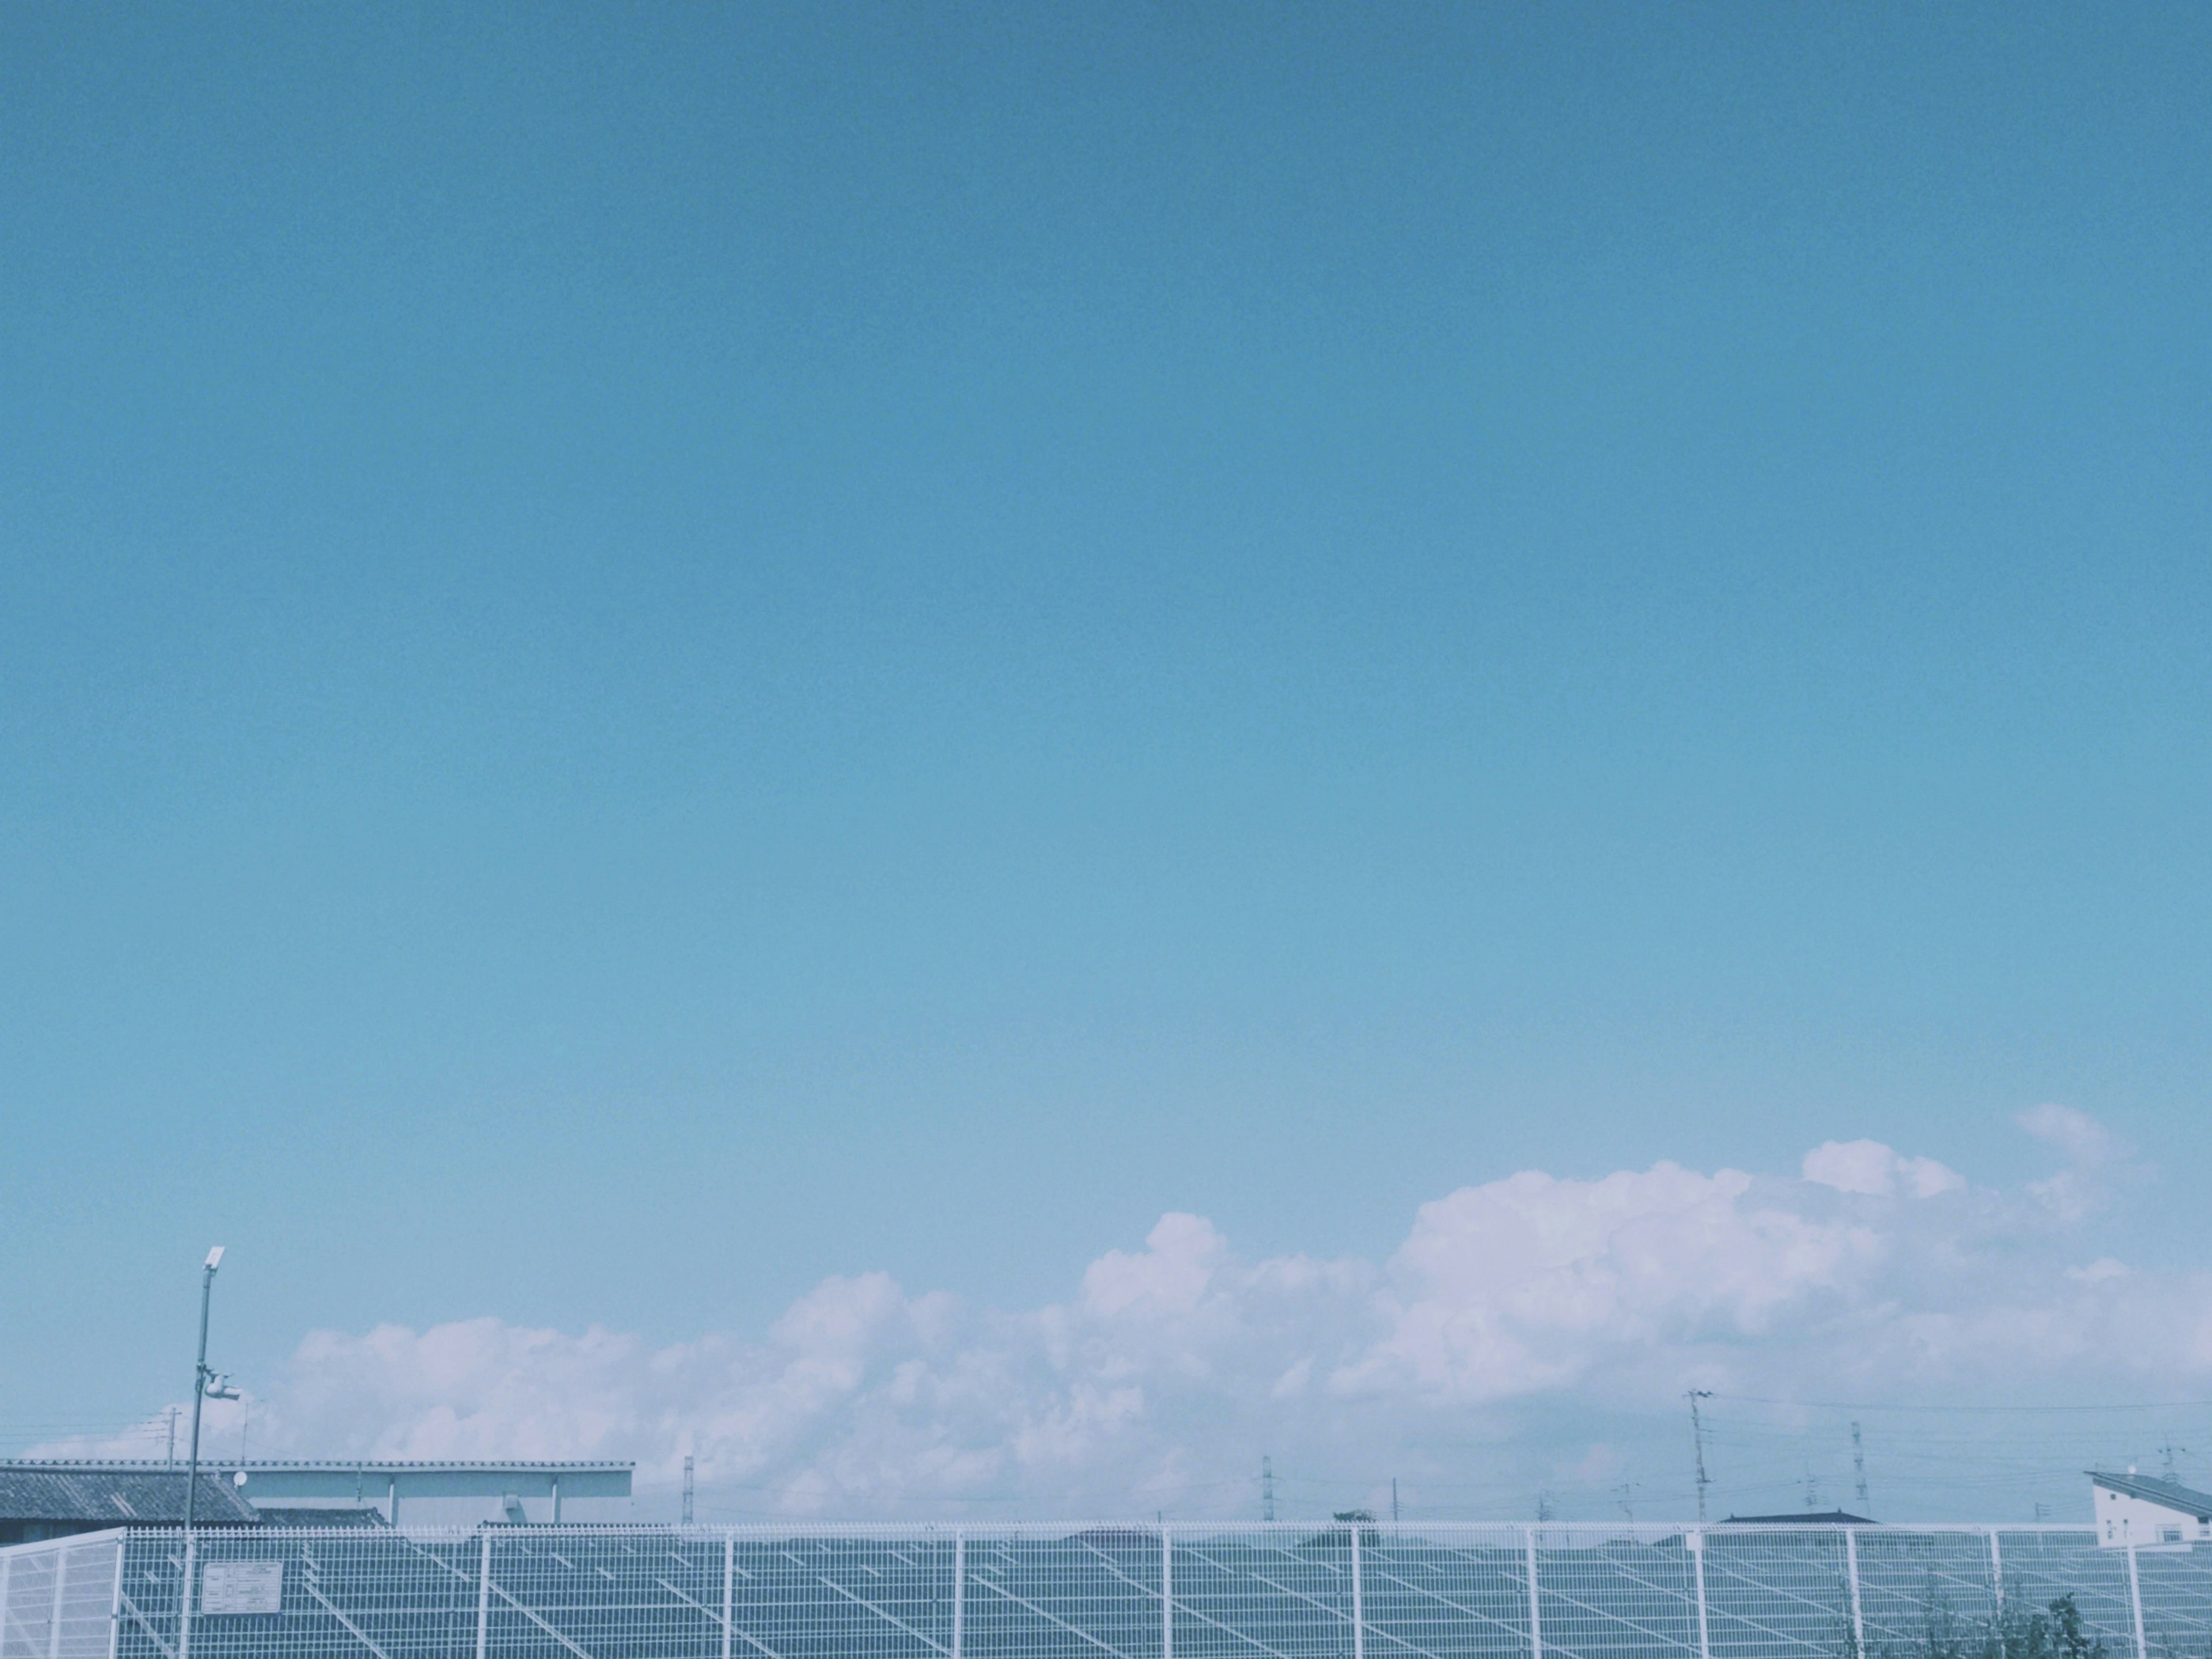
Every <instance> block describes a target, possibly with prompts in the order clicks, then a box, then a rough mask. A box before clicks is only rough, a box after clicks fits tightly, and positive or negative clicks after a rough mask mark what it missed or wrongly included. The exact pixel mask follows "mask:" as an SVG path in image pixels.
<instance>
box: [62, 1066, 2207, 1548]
mask: <svg viewBox="0 0 2212 1659" xmlns="http://www.w3.org/2000/svg"><path fill="white" fill-rule="evenodd" d="M2022 1127H2025V1128H2027V1130H2028V1132H2029V1133H2033V1134H2034V1135H2036V1136H2038V1137H2039V1139H2044V1140H2045V1141H2046V1142H2048V1143H2050V1144H2051V1145H2052V1146H2056V1147H2057V1148H2059V1149H2060V1150H2061V1152H2063V1154H2064V1155H2065V1156H2067V1157H2068V1158H2069V1159H2071V1160H2073V1161H2072V1163H2071V1164H2069V1170H2068V1171H2067V1173H2068V1174H2069V1175H2074V1176H2081V1172H2082V1171H2084V1170H2092V1169H2093V1168H2094V1167H2096V1166H2097V1165H2098V1164H2101V1163H2106V1162H2109V1161H2110V1160H2111V1159H2112V1157H2113V1156H2114V1152H2113V1148H2112V1141H2111V1138H2110V1137H2109V1136H2108V1135H2106V1133H2105V1132H2104V1131H2103V1129H2102V1128H2101V1127H2100V1126H2098V1125H2097V1124H2096V1123H2095V1122H2094V1121H2093V1120H2091V1119H2088V1118H2087V1117H2086V1116H2085V1115H2082V1114H2081V1113H2079V1112H2075V1111H2071V1110H2070V1109H2066V1108H2063V1107H2045V1108H2038V1109H2036V1110H2035V1111H2034V1112H2032V1113H2030V1114H2027V1115H2026V1116H2025V1117H2024V1118H2023V1119H2022ZM2048 1188H2049V1183H2039V1184H2038V1185H2037V1186H2035V1187H2032V1188H2027V1189H2025V1190H2023V1191H2021V1192H2019V1193H2013V1194H2008V1193H2004V1192H1998V1191H1991V1190H1987V1189H1981V1188H1969V1187H1968V1186H1967V1184H1966V1182H1965V1181H1964V1180H1963V1179H1962V1178H1961V1177H1960V1176H1958V1175H1957V1174H1956V1173H1954V1171H1952V1170H1949V1169H1947V1168H1946V1167H1945V1166H1943V1165H1942V1164H1938V1163H1936V1162H1935V1161H1934V1160H1933V1159H1929V1158H1921V1157H1914V1156H1908V1155H1905V1154H1902V1153H1899V1152H1895V1151H1893V1149H1892V1148H1890V1147H1888V1146H1883V1145H1881V1143H1879V1142H1875V1141H1871V1140H1855V1141H1844V1142H1838V1141H1829V1142H1826V1143H1825V1144H1823V1145H1822V1146H1818V1147H1816V1148H1814V1150H1813V1151H1811V1152H1808V1153H1807V1154H1806V1156H1805V1158H1804V1160H1803V1164H1802V1169H1801V1171H1800V1174H1799V1175H1798V1176H1796V1177H1789V1176H1759V1175H1754V1174H1751V1173H1747V1172H1746V1171H1743V1170H1731V1169H1721V1170H1714V1171H1711V1172H1710V1173H1705V1172H1701V1171H1699V1170H1689V1169H1685V1168H1682V1167H1680V1166H1679V1165H1677V1164H1671V1163H1661V1164H1655V1165H1653V1166H1652V1167H1651V1168H1650V1169H1648V1170H1620V1171H1616V1172H1614V1173H1612V1174H1609V1175H1606V1176H1601V1177H1600V1178H1598V1179H1595V1180H1580V1179H1569V1178H1565V1177H1559V1176H1552V1175H1547V1174H1544V1173H1541V1172H1539V1171H1534V1170H1524V1171H1522V1172H1520V1173H1517V1174H1515V1175H1511V1176H1506V1177H1504V1178H1503V1179H1501V1180H1497V1181H1492V1182H1484V1183H1481V1184H1479V1185H1474V1186H1468V1187H1462V1188H1459V1189H1458V1190H1456V1191H1455V1192H1451V1193H1449V1194H1445V1195H1443V1196H1442V1197H1439V1198H1437V1199H1436V1200H1432V1201H1431V1202H1429V1203H1426V1204H1424V1205H1422V1206H1420V1207H1419V1211H1418V1212H1417V1213H1416V1214H1415V1216H1414V1217H1413V1222H1412V1225H1411V1227H1410V1229H1409V1231H1408V1232H1407V1235H1406V1237H1405V1238H1404V1239H1403V1240H1402V1242H1401V1243H1400V1244H1399V1245H1398V1246H1397V1248H1396V1249H1395V1251H1394V1252H1393V1253H1392V1254H1391V1255H1389V1257H1388V1259H1387V1260H1384V1261H1381V1262H1379V1263H1376V1262H1372V1261H1364V1260H1360V1259H1341V1260H1322V1259H1316V1258H1312V1257H1307V1256H1299V1255H1287V1256H1276V1257H1268V1258H1263V1259H1257V1260H1255V1259H1251V1258H1248V1257H1246V1256H1244V1255H1240V1254H1239V1253H1238V1251H1237V1249H1236V1248H1235V1245H1234V1242H1233V1241H1232V1240H1231V1239H1230V1238H1228V1237H1225V1236H1224V1235H1223V1234H1222V1233H1221V1232H1220V1231H1218V1229H1217V1228H1215V1227H1214V1226H1213V1225H1212V1224H1211V1223H1210V1222H1209V1221H1207V1220H1206V1219H1205V1218H1202V1217H1200V1216H1195V1215H1186V1214H1170V1215H1167V1216H1164V1217H1163V1218H1161V1219H1160V1220H1159V1222H1158V1225H1155V1226H1154V1227H1153V1228H1152V1231H1151V1232H1150V1233H1149V1234H1148V1236H1147V1237H1146V1239H1145V1240H1144V1242H1143V1243H1142V1245H1141V1247H1140V1248H1133V1249H1112V1250H1109V1251H1107V1252H1105V1253H1104V1254H1103V1255H1100V1256H1099V1257H1098V1258H1097V1260H1096V1261H1092V1262H1091V1264H1090V1266H1089V1267H1088V1268H1086V1269H1085V1272H1084V1273H1083V1274H1082V1276H1081V1279H1080V1280H1079V1283H1077V1284H1076V1285H1073V1286H1071V1288H1070V1294H1069V1295H1068V1296H1067V1297H1066V1299H1064V1300H1062V1301H1058V1302H1054V1303H1050V1304H1046V1305H1044V1306H1042V1307H1036V1308H1031V1309H1026V1310H994V1309H988V1308H981V1307H977V1306H974V1305H971V1304H967V1303H964V1302H962V1301H960V1300H958V1299H957V1298H955V1297H950V1296H946V1295H944V1294H942V1293H939V1292H928V1291H922V1292H916V1291H911V1290H909V1289H908V1288H907V1287H906V1286H904V1285H901V1284H900V1283H899V1282H898V1281H897V1280H896V1279H894V1278H892V1277H891V1276H890V1275H889V1274H886V1273H866V1274H860V1275H858V1276H854V1277H849V1278H848V1277H839V1278H832V1279H825V1280H823V1282H822V1283H821V1284H819V1285H817V1286H815V1287H814V1288H813V1289H812V1290H811V1291H808V1292H807V1293H806V1294H805V1296H803V1297H800V1298H799V1300H798V1301H796V1302H795V1303H793V1304H792V1306H791V1307H790V1308H789V1309H787V1310H786V1311H785V1312H784V1314H783V1315H782V1316H781V1317H780V1318H778V1319H777V1320H776V1321H775V1322H774V1323H773V1324H772V1325H771V1326H770V1327H769V1328H768V1329H767V1330H766V1331H765V1332H763V1333H760V1334H757V1335H755V1336H751V1337H743V1336H737V1335H730V1334H711V1335H704V1336H702V1337H700V1338H699V1339H698V1340H694V1341H690V1342H684V1343H680V1344H676V1345H672V1346H662V1347H654V1346H652V1345H649V1344H647V1343H645V1342H643V1341H641V1340H639V1339H638V1338H636V1337H635V1336H631V1335H627V1334H623V1333H620V1332H616V1331H610V1330H605V1329H599V1328H593V1329H590V1330H586V1331H584V1332H581V1333H564V1332H560V1331H553V1330H542V1329H532V1328H524V1327H519V1326H515V1325H511V1324H508V1323H507V1322H502V1321H501V1320H499V1319H497V1318H494V1317H485V1318H481V1319H475V1320H470V1321H465V1322H455V1323H451V1324H446V1325H440V1326H435V1327H433V1328H429V1329H427V1330H421V1331H416V1330H412V1329H408V1328H403V1327H398V1326H382V1327H379V1328H375V1329H373V1330H369V1331H366V1332H356V1333H346V1332H334V1331H324V1332H317V1333H314V1334H311V1335H309V1336H308V1337H307V1338H306V1340H303V1341H302V1342H301V1345H300V1346H299V1348H298V1350H297V1352H295V1355H294V1356H293V1358H292V1359H291V1362H290V1364H289V1367H288V1368H287V1370H285V1372H284V1374H283V1376H281V1377H279V1378H277V1379H276V1380H275V1382H274V1383H273V1386H271V1387H270V1388H268V1389H265V1390H264V1391H263V1393H262V1395H260V1396H259V1397H257V1398H255V1399H254V1400H252V1401H251V1402H249V1403H250V1405H251V1409H252V1413H253V1420H254V1425H255V1426H254V1437H253V1443H254V1449H256V1451H257V1452H261V1453H264V1454H270V1455H275V1454H281V1453H286V1452H297V1453H313V1454H316V1455H343V1456H356V1455H358V1456H362V1457H374V1458H409V1457H418V1458H419V1457H455V1456H481V1457H492V1456H499V1457H559V1456H566V1457H592V1456H621V1457H631V1458H635V1459H637V1460H638V1461H639V1463H640V1477H639V1478H640V1484H641V1489H643V1490H646V1491H647V1492H650V1491H653V1490H654V1489H655V1488H656V1487H660V1488H665V1487H666V1486H671V1485H672V1483H673V1481H674V1480H675V1478H676V1473H677V1470H678V1468H680V1465H681V1462H682V1459H683V1457H684V1455H685V1454H686V1453H687V1452H688V1453H690V1454H692V1455H695V1456H696V1458H697V1460H698V1468H699V1478H700V1481H701V1485H702V1490H703V1491H705V1492H708V1494H709V1495H710V1498H711V1497H712V1495H713V1494H714V1493H716V1492H720V1493H721V1494H722V1495H723V1497H722V1500H721V1501H723V1502H724V1503H725V1504H728V1505H732V1506H734V1509H735V1510H741V1511H743V1512H748V1513H754V1514H776V1515H789V1516H849V1517H863V1518H865V1517H867V1516H914V1515H918V1514H923V1515H943V1514H948V1513H949V1514H960V1513H987V1514H993V1515H1004V1514H1006V1513H1009V1512H1011V1511H1010V1510H1008V1509H1007V1508H1006V1505H1008V1504H1014V1505H1016V1506H1018V1508H1019V1509H1020V1510H1023V1511H1024V1512H1027V1513H1030V1514H1032V1515H1041V1514H1047V1513H1053V1514H1060V1515H1066V1514H1081V1513H1111V1512H1119V1513H1125V1514H1126V1513H1129V1512H1133V1511H1143V1512H1149V1511H1150V1510H1152V1509H1154V1508H1168V1507H1170V1506H1171V1507H1173V1508H1174V1509H1176V1510H1180V1511H1182V1512H1183V1513H1203V1512H1207V1511H1208V1510H1209V1509H1212V1510H1215V1511H1219V1510H1222V1509H1223V1508H1224V1507H1225V1506H1226V1507H1227V1508H1229V1509H1231V1510H1235V1509H1236V1506H1237V1504H1240V1503H1241V1502H1242V1498H1241V1496H1240V1495H1239V1494H1240V1493H1241V1492H1242V1487H1241V1486H1239V1485H1238V1480H1239V1478H1240V1476H1241V1473H1242V1472H1243V1471H1245V1470H1247V1468H1249V1467H1256V1464H1257V1461H1258V1455H1259V1453H1260V1452H1261V1450H1263V1449H1275V1450H1276V1451H1278V1452H1284V1451H1288V1450H1290V1449H1293V1448H1295V1449H1297V1455H1298V1457H1299V1459H1300V1460H1301V1461H1302V1462H1304V1464H1305V1465H1306V1466H1308V1467H1321V1466H1327V1467H1332V1468H1368V1469H1375V1468H1389V1469H1396V1470H1400V1471H1410V1472H1416V1473H1418V1472H1419V1470H1421V1469H1422V1468H1428V1469H1429V1470H1431V1472H1432V1473H1433V1472H1435V1471H1437V1470H1447V1469H1448V1470H1453V1471H1459V1470H1462V1469H1463V1468H1464V1467H1467V1466H1468V1462H1467V1461H1468V1458H1469V1457H1470V1456H1472V1455H1474V1454H1472V1453H1470V1452H1469V1451H1468V1448H1469V1447H1486V1448H1489V1450H1487V1451H1484V1452H1482V1453H1481V1454H1480V1460H1486V1461H1480V1460H1479V1467H1481V1468H1492V1469H1497V1468H1504V1467H1505V1466H1506V1464H1507V1463H1508V1462H1510V1460H1511V1459H1514V1458H1516V1457H1517V1458H1519V1459H1520V1460H1521V1462H1520V1463H1519V1464H1517V1465H1516V1466H1515V1467H1520V1468H1533V1469H1534V1470H1535V1472H1536V1473H1535V1474H1532V1475H1531V1477H1530V1478H1531V1480H1536V1479H1541V1478H1542V1470H1543V1469H1545V1468H1551V1469H1554V1470H1559V1469H1565V1470H1569V1471H1571V1470H1573V1469H1576V1468H1583V1467H1584V1466H1585V1465H1589V1467H1591V1468H1595V1462H1593V1461H1592V1460H1593V1458H1594V1457H1595V1454H1594V1453H1592V1452H1591V1451H1590V1450H1589V1449H1590V1448H1591V1446H1592V1443H1593V1440H1592V1434H1593V1428H1594V1426H1595V1425H1594V1422H1593V1419H1597V1418H1605V1417H1606V1416H1607V1414H1608V1413H1610V1414H1612V1415H1613V1417H1614V1418H1619V1417H1620V1414H1623V1413H1628V1414H1633V1413H1645V1414H1647V1415H1650V1414H1656V1413H1668V1414H1670V1417H1671V1413H1673V1411H1674V1408H1675V1407H1676V1405H1677V1402H1679V1400H1680V1395H1681V1391H1682V1390H1683V1389H1685V1388H1686V1387H1691V1386H1699V1387H1705V1388H1712V1389H1723V1390H1731V1389H1732V1390H1735V1391H1737V1392H1739V1393H1741V1394H1743V1395H1763V1396H1768V1397H1775V1398H1808V1397H1829V1398H1833V1397H1837V1395H1838V1391H1839V1390H1848V1391H1850V1397H1855V1398H1866V1397H1876V1396H1881V1397H1890V1398H1898V1399H1909V1398H1914V1397H1926V1396H1928V1395H1938V1394H1941V1395H1947V1396H1948V1395H1956V1394H1957V1393H1959V1392H1961V1391H1965V1392H1969V1393H1972V1394H1974V1395H1978V1396H1979V1397H1983V1398H1992V1397H1999V1396H2001V1395H2003V1394H2004V1393H2005V1392H2006V1391H2008V1390H2014V1389H2019V1388H2021V1387H2022V1386H2028V1385H2033V1386H2045V1385H2048V1386H2051V1387H2063V1388H2071V1389H2076V1390H2080V1389H2091V1390H2097V1389H2110V1388H2113V1387H2118V1388H2120V1389H2139V1388H2140V1387H2141V1386H2142V1382H2143V1381H2144V1380H2145V1379H2155V1380H2156V1381H2157V1383H2159V1384H2160V1386H2161V1387H2163V1386H2168V1385H2173V1384H2178V1383H2184V1382H2185V1383H2186V1384H2187V1386H2190V1387H2192V1388H2198V1389H2201V1388H2203V1387H2204V1386H2206V1383H2207V1382H2208V1381H2212V1283H2208V1281H2207V1280H2206V1279H2203V1277H2201V1276H2200V1277H2196V1278H2175V1277H2172V1276H2161V1275H2159V1274H2155V1273H2145V1272H2141V1271H2133V1270H2130V1268H2129V1267H2126V1266H2124V1264H2123V1263H2121V1262H2120V1261H2118V1260H2116V1259H2114V1258H2112V1257H2111V1256H2097V1255H2091V1252H2090V1251H2088V1250H2085V1249H2082V1248H2081V1245H2082V1243H2084V1240H2083V1238H2082V1237H2081V1232H2080V1227H2081V1225H2082V1218H2083V1217H2084V1216H2086V1215H2087V1208H2086V1207H2085V1206H2083V1205H2082V1204H2081V1201H2080V1200H2079V1191H2078V1188H2077V1189H2076V1191H2075V1193H2074V1194H2071V1195H2070V1196H2068V1197H2067V1198H2066V1200H2065V1203H2064V1204H2061V1203H2059V1202H2058V1201H2057V1200H2054V1199H2053V1197H2052V1196H2051V1192H2050V1191H2049V1190H2048ZM1931 1200H1941V1201H1931ZM2069 1206H2070V1207H2069ZM2085 1255H2088V1256H2090V1259H2089V1261H2088V1263H2087V1266H2086V1267H2085V1266H2081V1265H2079V1264H2080V1263H2081V1261H2082V1259H2083V1257H2084V1256H2085ZM1545 1423H1550V1424H1552V1425H1553V1428H1552V1429H1543V1428H1541V1425H1543V1424H1545ZM1606 1432H1607V1438H1606V1439H1605V1440H1604V1441H1603V1442H1601V1444H1602V1445H1604V1446H1605V1447H1607V1448H1608V1449H1607V1450H1606V1451H1605V1455H1604V1457H1603V1458H1602V1459H1597V1460H1596V1462H1603V1463H1604V1464H1605V1466H1606V1468H1607V1470H1611V1469H1613V1468H1615V1467H1616V1465H1617V1463H1618V1462H1619V1458H1620V1456H1621V1455H1626V1454H1622V1453H1620V1452H1619V1451H1618V1449H1617V1448H1615V1446H1614V1442H1615V1440H1617V1438H1618V1436H1617V1434H1614V1433H1613V1432H1612V1431H1606ZM1669 1433H1670V1434H1672V1433H1674V1430H1673V1429H1671V1428H1670V1430H1669ZM1547 1434H1548V1435H1549V1436H1550V1439H1549V1441H1548V1442H1545V1443H1543V1444H1539V1442H1540V1441H1543V1440H1544V1437H1545V1435H1547ZM56 1449H57V1450H84V1449H88V1448H82V1447H69V1448H56ZM1386 1459H1387V1460H1389V1461H1388V1462H1386V1461H1385V1460H1386ZM1532 1460H1533V1461H1532ZM1547 1460H1548V1461H1547ZM1455 1478H1457V1477H1456V1476H1455ZM1500 1478H1503V1477H1502V1476H1501V1477H1500ZM1515 1478H1518V1477H1517V1476H1516V1477H1515ZM1592 1478H1593V1479H1595V1476H1593V1477H1592ZM1225 1492H1226V1493H1227V1494H1228V1495H1227V1496H1221V1495H1220V1494H1222V1493H1225ZM1347 1501H1371V1500H1369V1499H1368V1498H1366V1497H1365V1496H1364V1494H1363V1493H1358V1492H1355V1493H1352V1494H1349V1495H1348V1497H1347ZM975 1504H984V1505H997V1506H998V1507H995V1508H992V1507H986V1508H984V1509H982V1510H975V1509H973V1508H963V1506H969V1505H975ZM711 1512H713V1511H712V1510H710V1513H711ZM722 1513H724V1514H728V1513H732V1509H728V1508H726V1509H725V1510H723V1511H722Z"/></svg>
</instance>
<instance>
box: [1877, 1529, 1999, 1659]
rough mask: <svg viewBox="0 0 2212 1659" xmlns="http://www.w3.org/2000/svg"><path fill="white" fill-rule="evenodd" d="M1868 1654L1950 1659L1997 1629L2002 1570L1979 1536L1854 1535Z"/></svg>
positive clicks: (1983, 1535)
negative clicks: (1998, 1584) (1962, 1646)
mask: <svg viewBox="0 0 2212 1659" xmlns="http://www.w3.org/2000/svg"><path fill="white" fill-rule="evenodd" d="M1850 1543H1851V1546H1852V1548H1853V1550H1854V1552H1855V1553H1856V1555H1857V1566H1858V1595H1859V1607H1860V1608H1861V1611H1862V1614H1863V1642H1864V1645H1865V1650H1866V1651H1867V1652H1868V1653H1869V1654H1870V1655H1892V1654H1894V1655H1899V1656H1902V1655H1905V1654H1908V1653H1912V1654H1922V1653H1925V1654H1929V1655H1936V1656H1948V1655H1950V1654H1952V1653H1954V1652H1957V1651H1960V1644H1965V1643H1968V1642H1972V1641H1977V1640H1979V1639H1980V1638H1984V1637H1985V1636H1986V1635H1987V1634H1988V1633H1989V1632H1991V1631H1992V1630H1993V1629H1994V1628H1995V1626H1994V1623H1993V1621H1994V1620H1996V1615H1997V1594H1996V1570H1997V1569H1996V1564H1997V1562H1998V1560H1999V1559H2000V1558H1999V1557H1998V1556H1997V1555H1996V1553H1993V1552H1992V1551H1991V1549H1990V1540H1989V1535H1988V1534H1986V1533H1980V1532H1963V1531H1962V1532H1909V1531H1904V1530H1896V1531H1892V1530H1890V1529H1888V1528H1879V1527H1861V1528H1853V1530H1852V1534H1851V1539H1850Z"/></svg>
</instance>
